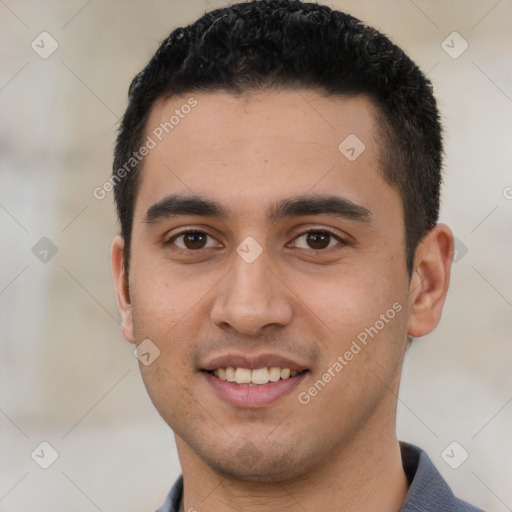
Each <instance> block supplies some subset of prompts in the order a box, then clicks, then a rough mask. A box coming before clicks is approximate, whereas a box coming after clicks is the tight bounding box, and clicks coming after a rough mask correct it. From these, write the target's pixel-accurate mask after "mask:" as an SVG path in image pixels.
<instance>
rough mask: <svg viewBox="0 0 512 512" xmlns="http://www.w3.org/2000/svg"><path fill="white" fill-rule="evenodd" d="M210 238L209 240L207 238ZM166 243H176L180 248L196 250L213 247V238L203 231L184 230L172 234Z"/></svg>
mask: <svg viewBox="0 0 512 512" xmlns="http://www.w3.org/2000/svg"><path fill="white" fill-rule="evenodd" d="M209 239H210V240H209ZM168 244H171V245H176V246H177V247H179V248H180V249H183V250H188V251H197V250H200V249H207V248H209V247H215V245H216V244H215V240H214V239H213V238H212V237H211V236H210V235H208V234H207V233H204V232H203V231H185V232H183V233H179V234H178V235H175V236H173V237H172V238H171V239H170V240H169V242H168Z"/></svg>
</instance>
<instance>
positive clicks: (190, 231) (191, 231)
mask: <svg viewBox="0 0 512 512" xmlns="http://www.w3.org/2000/svg"><path fill="white" fill-rule="evenodd" d="M309 233H322V234H327V235H330V236H331V237H332V238H334V239H335V240H336V241H337V242H338V244H337V245H342V246H344V245H347V242H346V240H344V239H343V238H341V237H340V236H339V235H338V234H336V233H334V232H332V231H330V230H329V229H325V228H324V229H308V230H307V231H304V232H302V233H300V234H298V235H297V236H296V237H295V238H294V239H293V240H294V241H295V240H297V239H299V238H301V237H303V236H304V235H307V234H309ZM188 234H201V235H206V236H207V237H210V238H213V239H215V238H214V237H213V236H212V235H210V234H209V233H207V232H205V231H200V230H197V229H188V230H186V231H181V232H180V233H177V234H175V235H173V236H172V237H171V238H170V239H169V240H167V241H166V242H165V245H174V242H175V241H176V240H177V239H179V238H180V237H183V236H185V235H188ZM337 245H335V246H333V247H328V248H326V249H316V250H315V249H309V250H310V251H313V252H319V253H320V252H323V253H326V252H328V251H331V250H332V249H335V248H336V246H337ZM177 250H180V251H184V252H189V253H194V252H200V251H201V250H202V249H196V250H194V249H183V248H181V247H177ZM298 250H308V249H303V248H298Z"/></svg>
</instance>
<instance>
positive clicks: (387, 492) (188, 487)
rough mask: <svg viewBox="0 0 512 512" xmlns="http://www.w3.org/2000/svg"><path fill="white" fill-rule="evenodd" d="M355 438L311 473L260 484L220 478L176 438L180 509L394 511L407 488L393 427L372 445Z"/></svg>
mask: <svg viewBox="0 0 512 512" xmlns="http://www.w3.org/2000/svg"><path fill="white" fill-rule="evenodd" d="M390 434H391V435H390ZM357 437H358V438H357V439H353V442H351V443H350V446H348V447H344V448H343V449H342V450H339V452H338V453H335V454H334V455H333V457H331V458H330V459H329V460H327V461H325V462H324V463H323V464H321V465H319V467H316V468H315V469H314V470H313V471H308V472H307V473H305V474H303V475H301V476H300V477H295V478H293V479H290V480H282V481H279V482H261V481H245V480H237V479H233V478H231V477H228V476H223V475H219V474H218V473H217V472H215V471H214V470H213V469H212V468H210V467H209V466H208V465H206V464H205V463H204V462H203V461H202V460H201V459H199V458H198V457H197V455H196V454H195V453H194V452H193V451H192V450H191V449H190V447H189V446H188V445H187V444H186V443H185V442H184V441H183V440H182V439H181V438H180V437H179V436H177V435H176V445H177V448H178V454H179V458H180V463H181V467H182V470H183V481H184V496H183V504H184V510H194V509H197V510H208V511H209V512H232V511H233V512H235V511H239V510H244V512H256V511H261V510H263V509H265V510H268V509H269V507H271V509H272V510H273V511H275V512H284V511H289V510H297V509H303V510H322V511H324V512H330V511H332V512H334V511H336V512H356V511H358V512H360V511H361V510H366V511H368V512H370V511H377V510H378V511H379V512H397V511H398V510H400V508H401V506H402V504H403V502H404V500H405V497H406V495H407V491H408V484H407V478H406V476H405V473H404V471H403V466H402V459H401V455H400V447H399V444H398V441H397V439H396V434H395V432H394V429H393V431H392V432H391V433H388V434H387V435H385V434H383V433H381V435H379V437H378V439H376V440H375V441H374V442H373V443H371V442H369V440H368V437H367V436H364V435H359V436H357ZM383 437H384V438H383ZM333 451H335V450H334V448H333Z"/></svg>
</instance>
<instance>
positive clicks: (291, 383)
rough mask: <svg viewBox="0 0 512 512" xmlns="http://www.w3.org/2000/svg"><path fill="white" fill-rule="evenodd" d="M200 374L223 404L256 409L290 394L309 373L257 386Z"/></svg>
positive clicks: (208, 374)
mask: <svg viewBox="0 0 512 512" xmlns="http://www.w3.org/2000/svg"><path fill="white" fill-rule="evenodd" d="M201 373H202V374H203V376H204V377H205V379H206V381H207V382H208V383H209V384H210V385H211V386H212V387H213V389H214V390H215V392H216V393H217V395H218V396H219V397H220V398H221V399H222V400H224V401H225V402H227V403H229V404H231V405H233V406H235V407H246V408H257V407H266V406H268V405H270V404H272V403H274V402H275V401H277V400H279V398H281V397H283V396H284V395H287V394H288V393H290V392H291V391H292V390H294V389H295V388H297V386H299V384H300V383H301V382H303V381H304V379H306V378H307V376H308V373H309V371H305V372H302V373H299V374H297V375H295V377H289V378H288V379H281V380H278V381H276V382H269V383H268V384H262V385H258V386H249V385H248V384H235V383H233V382H228V381H225V380H221V379H219V378H217V377H215V376H214V375H212V374H210V373H207V372H205V371H203V372H201Z"/></svg>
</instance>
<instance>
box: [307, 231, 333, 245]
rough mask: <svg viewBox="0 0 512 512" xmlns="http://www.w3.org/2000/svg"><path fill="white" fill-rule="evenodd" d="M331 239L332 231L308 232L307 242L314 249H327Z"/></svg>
mask: <svg viewBox="0 0 512 512" xmlns="http://www.w3.org/2000/svg"><path fill="white" fill-rule="evenodd" d="M330 241H331V234H330V233H322V232H320V231H319V232H311V233H308V234H307V237H306V242H307V244H308V245H309V246H310V247H311V248H312V249H325V248H326V247H328V246H329V242H330Z"/></svg>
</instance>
